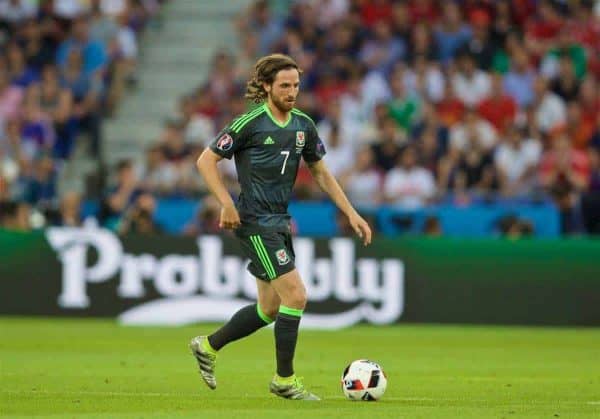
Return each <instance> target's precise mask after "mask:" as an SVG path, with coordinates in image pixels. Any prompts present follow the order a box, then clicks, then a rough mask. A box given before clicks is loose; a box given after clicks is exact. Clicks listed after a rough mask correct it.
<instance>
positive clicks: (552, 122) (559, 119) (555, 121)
mask: <svg viewBox="0 0 600 419" xmlns="http://www.w3.org/2000/svg"><path fill="white" fill-rule="evenodd" d="M533 88H534V92H535V99H534V102H533V106H534V109H535V122H536V124H537V127H538V129H539V130H540V131H541V132H543V133H549V132H551V131H553V130H556V129H557V128H560V127H563V126H564V125H565V124H566V122H567V107H566V106H565V102H564V101H563V100H562V99H561V98H560V96H558V95H557V94H555V93H553V92H551V91H550V90H549V89H548V82H547V81H546V79H545V78H543V77H541V76H540V77H538V78H536V80H535V83H534V86H533Z"/></svg>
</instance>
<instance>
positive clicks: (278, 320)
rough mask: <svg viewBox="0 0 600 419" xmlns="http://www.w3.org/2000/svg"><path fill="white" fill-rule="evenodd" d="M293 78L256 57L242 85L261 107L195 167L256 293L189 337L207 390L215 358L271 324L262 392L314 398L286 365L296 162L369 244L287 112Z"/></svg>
mask: <svg viewBox="0 0 600 419" xmlns="http://www.w3.org/2000/svg"><path fill="white" fill-rule="evenodd" d="M300 72H301V71H300V70H299V68H298V65H297V64H296V62H295V61H294V60H293V59H292V58H290V57H288V56H286V55H281V54H273V55H269V56H266V57H263V58H261V59H259V60H258V62H257V63H256V65H255V67H254V74H253V77H252V79H251V80H250V81H249V82H248V84H247V93H246V97H247V98H248V99H252V100H253V101H254V102H255V103H261V102H263V103H262V105H261V106H260V107H258V108H256V109H254V110H253V111H251V112H248V113H247V114H244V115H242V116H240V117H238V118H237V119H234V120H233V122H231V123H230V124H229V125H228V126H227V127H226V128H225V129H223V130H222V131H221V132H220V133H219V134H218V135H217V137H216V138H215V139H214V140H213V141H212V142H211V143H210V145H209V147H207V148H206V150H204V152H203V153H202V154H201V155H200V158H199V159H198V162H197V166H198V170H199V171H200V173H201V174H202V176H203V177H204V179H205V181H206V184H207V185H208V187H209V188H210V190H211V192H212V193H213V194H214V195H215V196H216V198H217V199H218V200H219V202H220V203H221V205H222V209H221V218H220V224H219V225H220V227H221V228H226V229H234V230H235V235H236V236H237V238H238V239H239V241H240V243H241V246H242V248H243V250H244V253H245V255H246V256H247V257H248V258H249V259H250V264H249V265H248V270H249V271H250V273H252V274H253V275H254V276H255V277H256V278H257V280H256V284H257V287H258V302H257V303H256V304H252V305H249V306H246V307H244V308H242V309H241V310H239V311H238V312H237V313H235V314H234V315H233V317H232V318H231V319H230V320H229V322H228V323H227V324H225V325H224V326H223V327H221V328H220V329H219V330H217V331H216V332H214V333H213V334H212V335H209V336H198V337H195V338H193V339H192V341H191V343H190V347H191V350H192V353H193V355H194V356H195V357H196V360H197V361H198V366H199V368H200V374H201V376H202V378H203V379H204V381H205V382H206V384H207V385H208V386H209V387H210V388H211V389H215V388H216V387H217V381H216V378H215V375H214V373H215V361H216V358H217V352H218V351H219V350H220V349H221V348H222V347H223V346H225V345H227V344H228V343H230V342H233V341H235V340H238V339H241V338H243V337H245V336H248V335H250V334H251V333H253V332H255V331H257V330H258V329H260V328H262V327H264V326H266V325H268V324H269V323H272V322H273V321H274V322H275V349H276V358H277V373H276V374H275V377H274V378H273V380H272V381H271V384H270V386H269V389H270V391H271V392H272V393H274V394H276V395H277V396H280V397H284V398H287V399H294V400H319V398H318V397H317V396H315V395H314V394H312V393H310V392H309V391H307V390H306V389H305V388H304V386H303V384H302V382H301V381H300V379H298V378H297V377H296V375H295V374H294V367H293V360H294V352H295V349H296V341H297V339H298V326H299V324H300V318H301V317H302V312H303V310H304V306H305V305H306V289H305V288H304V284H303V283H302V280H301V279H300V275H299V274H298V271H297V270H296V267H295V266H294V249H293V247H292V239H291V234H290V216H289V214H288V212H287V206H288V201H289V197H290V192H291V190H292V187H293V185H294V182H295V180H296V175H297V172H298V166H299V165H300V158H301V157H302V158H303V159H304V161H305V162H306V163H307V164H308V167H309V168H310V171H311V173H312V175H313V177H314V178H315V180H316V181H317V183H318V185H319V186H320V187H321V188H322V189H323V190H324V191H325V192H326V193H327V194H328V195H329V196H330V197H331V199H332V200H333V201H334V202H335V204H336V205H337V206H338V207H339V208H340V210H341V211H342V212H343V213H344V214H345V215H346V216H347V217H348V219H349V222H350V224H351V226H352V228H353V229H354V231H355V232H356V234H357V235H358V236H359V237H360V238H361V239H362V240H363V243H364V244H365V245H368V244H369V243H370V242H371V229H370V228H369V225H368V224H367V223H366V222H365V220H364V219H363V218H361V216H360V215H359V214H358V213H357V212H356V211H355V210H354V208H353V207H352V205H351V204H350V202H348V199H347V198H346V195H345V194H344V192H343V191H342V189H341V188H340V186H339V185H338V183H337V181H336V180H335V178H334V177H333V176H332V175H331V173H330V172H329V170H328V169H327V167H326V166H325V164H324V162H323V161H322V160H321V159H322V157H323V156H324V155H325V148H324V146H323V142H322V141H321V139H320V138H319V136H318V134H317V130H316V127H315V124H314V122H313V121H312V120H311V119H310V118H309V117H308V116H307V115H306V114H304V113H302V112H301V111H299V110H298V109H295V108H294V103H295V101H296V96H297V95H298V89H299V84H300ZM232 156H235V164H236V169H237V174H238V180H239V182H240V186H241V193H240V196H239V199H238V202H237V205H234V203H233V200H232V199H231V196H230V195H229V193H228V192H227V189H226V188H225V186H224V185H223V182H222V180H221V178H220V177H219V172H218V170H217V162H219V161H220V160H221V159H223V158H227V159H231V157H232Z"/></svg>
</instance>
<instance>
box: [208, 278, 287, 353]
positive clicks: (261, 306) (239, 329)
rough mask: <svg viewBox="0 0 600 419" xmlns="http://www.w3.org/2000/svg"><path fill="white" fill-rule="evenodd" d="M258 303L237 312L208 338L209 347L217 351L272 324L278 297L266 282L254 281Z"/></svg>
mask: <svg viewBox="0 0 600 419" xmlns="http://www.w3.org/2000/svg"><path fill="white" fill-rule="evenodd" d="M256 284H257V287H258V302H257V303H254V304H249V305H247V306H245V307H243V308H241V309H240V310H239V311H237V312H236V313H235V314H234V315H233V316H232V317H231V319H230V320H229V321H228V322H227V323H225V324H224V325H223V327H221V328H220V329H219V330H217V331H216V332H214V333H213V334H212V335H210V336H208V339H207V340H208V344H209V345H210V347H211V348H212V349H213V350H215V351H218V350H219V349H221V348H222V347H223V346H225V345H227V344H228V343H231V342H234V341H236V340H238V339H241V338H243V337H246V336H248V335H250V334H252V333H254V332H256V331H257V330H258V329H260V328H262V327H264V326H266V325H268V324H270V323H272V322H273V320H274V318H275V315H276V314H277V312H278V310H279V296H278V295H277V293H276V292H275V290H274V289H273V288H272V287H271V285H270V284H269V283H268V282H265V281H263V280H262V279H258V278H257V279H256Z"/></svg>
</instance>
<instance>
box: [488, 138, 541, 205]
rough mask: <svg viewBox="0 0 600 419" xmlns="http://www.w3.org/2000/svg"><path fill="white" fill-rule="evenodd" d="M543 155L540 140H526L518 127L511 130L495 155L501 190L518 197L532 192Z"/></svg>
mask: <svg viewBox="0 0 600 419" xmlns="http://www.w3.org/2000/svg"><path fill="white" fill-rule="evenodd" d="M541 153H542V147H541V145H540V142H539V141H538V140H536V139H532V138H528V139H524V136H523V134H522V133H521V130H520V129H519V128H518V127H517V126H511V127H510V128H509V130H508V132H507V134H506V138H505V140H504V141H503V142H502V144H500V145H499V146H498V149H497V150H496V153H495V155H494V164H495V166H496V170H497V171H498V178H499V181H500V188H501V190H502V192H503V193H504V194H506V195H518V194H524V193H528V192H530V191H531V189H532V188H533V186H534V183H535V178H536V167H537V164H538V162H539V160H540V156H541Z"/></svg>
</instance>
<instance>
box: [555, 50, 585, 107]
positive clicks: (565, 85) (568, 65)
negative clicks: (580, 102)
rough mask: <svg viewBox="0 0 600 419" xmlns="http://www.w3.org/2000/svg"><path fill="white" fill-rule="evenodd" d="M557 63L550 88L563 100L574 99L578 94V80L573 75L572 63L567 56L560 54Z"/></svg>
mask: <svg viewBox="0 0 600 419" xmlns="http://www.w3.org/2000/svg"><path fill="white" fill-rule="evenodd" d="M558 63H559V66H558V73H557V74H556V77H555V78H554V79H553V80H552V82H551V84H550V90H552V91H553V92H554V93H556V94H557V95H558V96H560V97H561V98H562V100H564V101H565V102H569V101H571V100H575V99H576V98H577V96H578V95H579V80H577V77H576V76H575V69H574V67H573V63H572V61H571V59H570V58H569V57H567V56H562V57H561V58H560V59H559V62H558Z"/></svg>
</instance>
